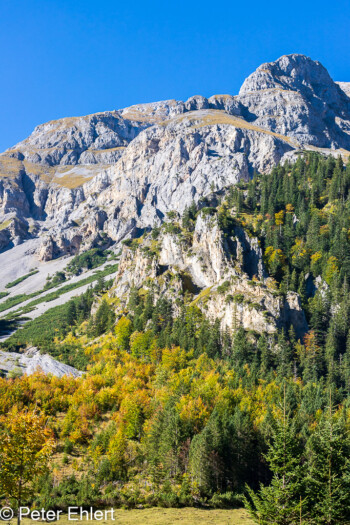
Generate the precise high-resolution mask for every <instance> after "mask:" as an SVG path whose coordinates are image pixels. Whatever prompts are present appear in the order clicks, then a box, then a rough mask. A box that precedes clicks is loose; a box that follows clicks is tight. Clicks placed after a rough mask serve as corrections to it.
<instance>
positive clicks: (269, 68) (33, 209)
mask: <svg viewBox="0 0 350 525" xmlns="http://www.w3.org/2000/svg"><path fill="white" fill-rule="evenodd" d="M343 84H344V83H343ZM343 84H342V86H343V88H342V87H341V86H340V85H339V84H337V83H335V82H333V80H332V79H331V77H330V76H329V74H328V72H327V70H326V69H325V68H324V67H323V66H322V65H321V64H320V63H319V62H315V61H313V60H311V59H310V58H308V57H305V56H304V55H298V54H293V55H284V56H283V57H281V58H279V59H278V60H276V61H275V62H270V63H266V64H263V65H261V66H260V67H258V68H257V70H256V71H255V72H253V73H252V74H251V75H250V76H249V77H248V78H247V79H246V80H245V81H244V83H243V85H242V88H241V90H240V92H239V94H238V95H214V96H212V97H210V98H205V97H203V96H199V95H197V96H193V97H190V98H189V99H188V100H187V101H185V102H183V101H176V100H174V99H170V100H166V101H160V102H154V103H148V104H139V105H134V106H130V107H128V108H124V109H120V110H113V111H107V112H100V113H95V114H92V115H87V116H84V117H67V118H64V119H59V120H55V121H49V122H47V123H44V124H40V125H39V126H37V127H36V128H35V130H34V131H33V133H32V134H31V135H30V136H29V137H28V138H26V139H25V140H23V141H21V142H19V143H18V144H16V145H15V146H13V147H12V148H9V149H8V150H6V151H5V152H4V153H3V154H1V155H0V250H2V251H4V250H8V249H11V247H12V246H15V245H17V244H18V243H21V242H23V241H25V240H26V239H31V238H35V237H41V239H42V244H41V248H40V249H39V250H38V257H39V258H40V259H41V260H43V261H46V260H51V259H53V258H56V257H59V256H61V255H64V254H74V253H78V252H79V251H80V250H85V249H89V248H91V247H94V246H97V245H100V244H101V243H104V244H106V241H107V244H108V243H109V244H113V243H118V242H120V241H121V240H122V239H123V238H125V237H126V236H130V235H131V236H134V235H137V232H138V231H139V230H140V229H141V230H142V229H144V228H151V227H154V226H157V225H159V224H160V223H161V222H162V221H163V218H164V217H165V215H166V213H167V212H169V211H171V210H172V209H176V210H178V211H180V212H181V211H183V210H184V209H185V208H186V206H189V205H190V204H191V202H192V201H195V202H198V201H199V200H201V199H203V198H206V199H209V201H210V199H212V198H214V199H215V194H217V193H218V192H219V193H220V192H223V191H225V188H226V187H228V186H229V185H232V184H235V183H237V182H238V181H239V180H241V179H243V180H248V179H249V178H250V177H251V176H252V174H253V172H254V171H258V172H261V173H264V172H267V171H268V170H270V169H271V168H272V167H273V166H274V165H276V164H277V163H278V162H281V161H282V162H283V161H284V160H285V159H289V160H293V159H295V158H297V155H298V154H299V153H300V151H302V150H308V149H311V150H316V151H320V152H323V153H325V154H330V153H333V154H336V155H338V154H341V155H343V156H347V155H349V152H348V150H350V99H349V97H348V96H347V95H346V93H345V91H344V89H346V86H344V85H343Z"/></svg>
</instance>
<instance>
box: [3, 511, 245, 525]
mask: <svg viewBox="0 0 350 525" xmlns="http://www.w3.org/2000/svg"><path fill="white" fill-rule="evenodd" d="M114 516H115V520H114V521H112V520H102V521H90V520H86V521H85V520H84V521H80V520H79V521H74V522H72V521H68V517H67V516H61V519H60V520H59V521H58V522H56V523H58V524H60V525H69V524H71V523H75V524H76V525H91V524H92V523H94V525H97V524H98V523H101V524H103V525H113V524H114V523H118V525H173V524H174V525H193V524H196V525H207V524H208V525H210V524H212V525H253V522H252V521H251V520H250V519H249V518H248V515H247V513H246V511H245V510H243V509H233V510H226V509H225V510H221V509H210V510H205V509H194V508H184V509H162V508H152V509H142V510H139V509H137V510H123V509H116V510H115V514H114ZM22 523H23V525H34V524H35V523H38V522H37V521H32V520H27V519H25V520H23V522H22ZM11 525H15V521H14V520H12V522H11Z"/></svg>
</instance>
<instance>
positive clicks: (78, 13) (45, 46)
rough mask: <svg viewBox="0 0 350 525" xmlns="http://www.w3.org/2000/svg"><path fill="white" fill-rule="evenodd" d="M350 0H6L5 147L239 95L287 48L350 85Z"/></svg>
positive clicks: (1, 9) (0, 35) (0, 40)
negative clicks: (163, 104)
mask: <svg viewBox="0 0 350 525" xmlns="http://www.w3.org/2000/svg"><path fill="white" fill-rule="evenodd" d="M349 33H350V3H349V0H334V1H333V2H329V1H327V2H326V1H324V0H319V1H315V0H302V1H301V0H294V1H293V2H285V1H284V2H283V1H282V2H281V1H275V0H273V1H266V0H265V2H264V1H263V0H260V1H256V0H252V1H250V2H249V1H245V2H242V1H239V2H236V1H235V0H230V1H222V0H218V1H216V2H215V1H211V2H206V1H201V2H199V1H197V0H196V1H191V0H187V1H183V0H177V1H175V2H174V1H173V2H171V1H166V0H164V1H163V2H160V1H152V0H150V1H143V2H139V1H130V0H129V1H128V0H125V1H123V2H121V1H109V0H99V1H90V0H85V1H82V0H21V1H18V0H0V66H1V73H2V79H1V83H0V116H1V129H0V151H3V150H4V149H5V148H7V147H9V146H11V145H13V144H15V143H16V142H18V141H19V140H22V139H23V138H25V137H26V136H27V135H29V133H31V131H32V130H33V128H34V127H35V126H36V125H37V124H40V123H42V122H45V121H47V120H51V119H56V118H60V117H65V116H72V115H85V114H88V113H94V112H96V111H104V110H110V109H117V108H121V107H124V106H128V105H131V104H136V103H140V102H151V101H155V100H162V99H167V98H176V99H182V100H184V99H187V98H188V97H189V96H192V95H195V94H202V95H204V96H210V95H213V94H215V93H231V94H236V93H237V92H238V90H239V87H240V85H241V84H242V82H243V80H244V78H245V77H247V76H248V75H249V74H250V73H251V72H252V71H254V70H255V69H256V67H258V66H259V65H260V64H261V63H263V62H267V61H271V60H275V59H277V58H278V57H279V56H281V55H283V54H287V53H294V52H297V53H304V54H307V55H309V56H311V57H312V58H314V59H318V60H320V61H321V62H322V63H323V64H324V66H325V67H327V69H328V70H329V72H330V74H331V76H332V77H333V78H334V79H335V80H343V81H350V61H349V56H350V53H349V52H350V38H349Z"/></svg>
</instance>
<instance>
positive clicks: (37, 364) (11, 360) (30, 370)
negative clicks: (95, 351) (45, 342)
mask: <svg viewBox="0 0 350 525" xmlns="http://www.w3.org/2000/svg"><path fill="white" fill-rule="evenodd" d="M0 371H1V372H2V373H3V374H5V375H7V374H8V373H9V372H12V373H15V374H18V375H21V374H27V375H32V374H34V373H35V372H38V371H41V372H43V373H44V374H52V375H54V376H56V377H63V376H72V377H80V376H81V375H82V374H83V373H82V372H80V371H79V370H77V369H76V368H73V367H72V366H69V365H65V364H64V363H60V362H59V361H56V359H53V357H51V356H49V355H48V354H41V353H40V351H39V350H38V349H37V348H35V347H31V348H28V349H27V350H26V351H25V352H24V353H23V354H16V353H13V352H3V351H0Z"/></svg>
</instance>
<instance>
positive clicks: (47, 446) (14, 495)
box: [0, 408, 54, 524]
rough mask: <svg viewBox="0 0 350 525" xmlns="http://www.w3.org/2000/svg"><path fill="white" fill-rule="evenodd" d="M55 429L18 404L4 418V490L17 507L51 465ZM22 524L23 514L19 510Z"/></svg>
mask: <svg viewBox="0 0 350 525" xmlns="http://www.w3.org/2000/svg"><path fill="white" fill-rule="evenodd" d="M53 448H54V439H53V436H52V432H51V431H50V429H49V428H48V427H47V424H46V419H45V417H44V416H43V415H41V414H40V413H39V412H37V411H29V410H28V411H25V410H17V409H16V408H14V409H13V410H11V412H10V413H8V414H7V415H6V416H2V417H1V418H0V492H1V493H2V494H3V495H4V496H5V497H6V498H7V499H9V500H12V501H13V502H14V503H15V505H16V506H17V509H19V508H20V507H21V506H22V503H23V502H24V501H26V499H27V498H29V497H30V496H31V494H32V493H33V486H34V481H35V478H37V476H39V475H40V474H43V473H44V472H45V470H46V469H47V467H48V461H49V459H50V457H51V455H52V452H53ZM17 516H18V517H17V523H18V524H20V514H19V512H18V513H17Z"/></svg>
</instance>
